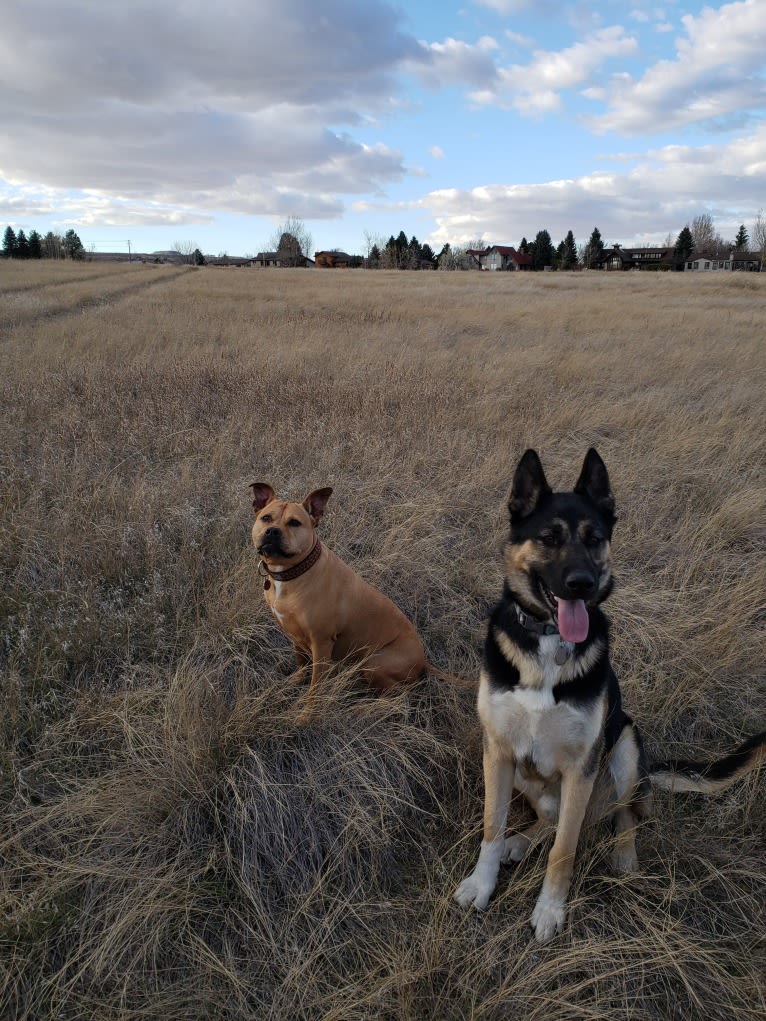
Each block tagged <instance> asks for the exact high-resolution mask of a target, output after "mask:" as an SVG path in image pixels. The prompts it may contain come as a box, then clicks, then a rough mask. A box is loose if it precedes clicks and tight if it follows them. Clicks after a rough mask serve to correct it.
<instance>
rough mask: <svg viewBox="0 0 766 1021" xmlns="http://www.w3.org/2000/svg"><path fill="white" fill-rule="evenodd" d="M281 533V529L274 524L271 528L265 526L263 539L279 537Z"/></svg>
mask: <svg viewBox="0 0 766 1021" xmlns="http://www.w3.org/2000/svg"><path fill="white" fill-rule="evenodd" d="M281 535H282V531H281V529H279V528H277V527H276V525H272V526H271V528H267V529H266V531H265V532H264V533H263V538H264V539H279V538H280V537H281Z"/></svg>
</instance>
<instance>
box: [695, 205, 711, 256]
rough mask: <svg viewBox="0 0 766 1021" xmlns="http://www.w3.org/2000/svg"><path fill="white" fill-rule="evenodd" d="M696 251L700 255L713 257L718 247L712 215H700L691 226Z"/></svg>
mask: <svg viewBox="0 0 766 1021" xmlns="http://www.w3.org/2000/svg"><path fill="white" fill-rule="evenodd" d="M691 232H692V240H693V241H694V251H695V252H696V253H697V254H698V255H712V254H713V250H714V249H715V247H716V233H715V227H714V226H713V217H712V216H711V215H710V213H700V215H699V216H695V217H694V219H693V220H692V224H691Z"/></svg>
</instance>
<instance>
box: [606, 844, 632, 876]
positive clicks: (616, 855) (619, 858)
mask: <svg viewBox="0 0 766 1021" xmlns="http://www.w3.org/2000/svg"><path fill="white" fill-rule="evenodd" d="M612 868H613V869H614V871H615V872H622V873H623V874H626V875H630V874H631V873H632V872H638V857H637V855H636V852H635V850H634V849H632V848H631V849H630V850H628V849H626V848H622V849H618V850H616V851H614V852H612Z"/></svg>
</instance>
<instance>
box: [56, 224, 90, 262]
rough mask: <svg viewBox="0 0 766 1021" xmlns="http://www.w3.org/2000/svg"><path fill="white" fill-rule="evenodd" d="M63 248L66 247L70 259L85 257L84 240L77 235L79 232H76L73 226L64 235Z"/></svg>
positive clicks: (65, 250)
mask: <svg viewBox="0 0 766 1021" xmlns="http://www.w3.org/2000/svg"><path fill="white" fill-rule="evenodd" d="M62 248H63V249H64V252H65V254H66V255H68V256H69V258H70V259H84V258H85V249H84V248H83V244H82V241H80V239H79V237H78V236H77V234H75V232H74V230H73V229H72V228H71V227H70V228H69V230H68V231H67V232H66V234H65V235H64V241H63V244H62Z"/></svg>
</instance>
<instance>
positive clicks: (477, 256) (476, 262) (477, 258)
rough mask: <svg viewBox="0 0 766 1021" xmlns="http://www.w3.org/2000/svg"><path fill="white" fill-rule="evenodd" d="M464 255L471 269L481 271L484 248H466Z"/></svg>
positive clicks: (485, 252) (484, 253) (485, 250)
mask: <svg viewBox="0 0 766 1021" xmlns="http://www.w3.org/2000/svg"><path fill="white" fill-rule="evenodd" d="M465 254H466V256H467V257H468V260H469V263H470V266H471V269H482V268H483V267H482V264H481V260H482V259H483V258H484V256H485V255H486V254H487V249H486V248H466V250H465Z"/></svg>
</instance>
